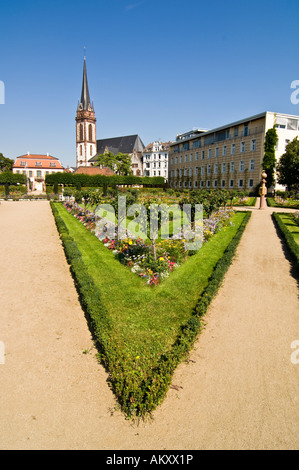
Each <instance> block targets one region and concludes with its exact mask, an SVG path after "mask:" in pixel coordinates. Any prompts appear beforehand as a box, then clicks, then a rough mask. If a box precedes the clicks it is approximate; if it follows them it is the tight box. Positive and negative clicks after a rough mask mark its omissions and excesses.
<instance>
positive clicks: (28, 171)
mask: <svg viewBox="0 0 299 470" xmlns="http://www.w3.org/2000/svg"><path fill="white" fill-rule="evenodd" d="M63 171H64V167H63V166H62V165H61V163H60V161H59V159H58V158H55V157H52V156H51V155H31V154H30V153H28V154H27V155H22V156H21V157H17V159H16V161H15V163H14V165H13V168H12V172H13V173H19V174H22V175H25V176H26V177H27V181H28V183H29V182H30V187H31V190H32V191H45V190H46V185H45V178H46V175H49V174H52V173H58V172H63Z"/></svg>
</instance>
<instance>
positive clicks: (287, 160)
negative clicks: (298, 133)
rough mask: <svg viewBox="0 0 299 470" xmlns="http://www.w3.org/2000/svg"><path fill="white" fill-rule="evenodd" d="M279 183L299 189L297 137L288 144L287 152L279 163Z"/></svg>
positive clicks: (298, 147) (290, 189) (290, 188)
mask: <svg viewBox="0 0 299 470" xmlns="http://www.w3.org/2000/svg"><path fill="white" fill-rule="evenodd" d="M277 175H278V183H279V184H282V185H285V186H287V188H288V190H289V191H294V190H295V191H297V190H299V140H298V137H296V138H295V139H294V140H293V141H292V142H290V143H289V144H288V145H287V146H286V152H285V153H284V154H283V155H282V156H281V158H280V161H279V163H278V165H277Z"/></svg>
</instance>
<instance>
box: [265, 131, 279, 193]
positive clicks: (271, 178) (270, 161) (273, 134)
mask: <svg viewBox="0 0 299 470" xmlns="http://www.w3.org/2000/svg"><path fill="white" fill-rule="evenodd" d="M277 142H278V135H277V131H276V129H275V127H272V128H271V129H269V130H268V132H267V133H266V138H265V145H264V149H265V154H264V159H263V169H264V170H265V172H266V173H267V188H271V186H274V185H275V167H276V157H275V147H276V145H277Z"/></svg>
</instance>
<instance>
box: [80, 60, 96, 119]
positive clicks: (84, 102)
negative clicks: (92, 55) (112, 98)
mask: <svg viewBox="0 0 299 470" xmlns="http://www.w3.org/2000/svg"><path fill="white" fill-rule="evenodd" d="M79 107H80V108H81V109H83V110H84V111H87V110H93V105H92V104H91V102H90V96H89V89H88V81H87V71H86V57H85V56H84V66H83V81H82V92H81V103H80V104H79Z"/></svg>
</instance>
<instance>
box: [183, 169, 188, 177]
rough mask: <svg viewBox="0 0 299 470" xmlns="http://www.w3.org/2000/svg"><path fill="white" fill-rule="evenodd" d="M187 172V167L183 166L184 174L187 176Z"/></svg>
mask: <svg viewBox="0 0 299 470" xmlns="http://www.w3.org/2000/svg"><path fill="white" fill-rule="evenodd" d="M187 172H188V170H187V168H185V169H184V176H187Z"/></svg>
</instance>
